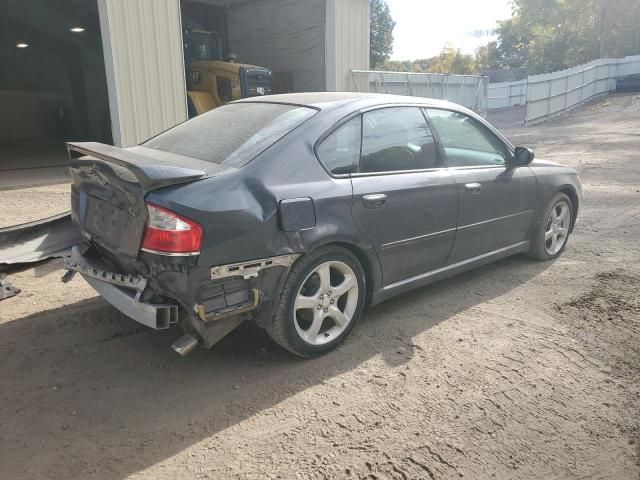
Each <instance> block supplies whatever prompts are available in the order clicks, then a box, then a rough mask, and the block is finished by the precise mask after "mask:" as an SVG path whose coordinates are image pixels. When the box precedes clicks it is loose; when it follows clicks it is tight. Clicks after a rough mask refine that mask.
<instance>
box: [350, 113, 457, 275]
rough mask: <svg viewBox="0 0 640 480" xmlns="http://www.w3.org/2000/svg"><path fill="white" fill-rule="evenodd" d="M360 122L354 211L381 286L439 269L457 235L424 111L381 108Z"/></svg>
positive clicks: (445, 176) (450, 182) (452, 202)
mask: <svg viewBox="0 0 640 480" xmlns="http://www.w3.org/2000/svg"><path fill="white" fill-rule="evenodd" d="M361 121H362V146H361V155H360V156H359V162H358V165H357V167H356V169H355V171H354V173H352V175H351V181H352V185H353V207H352V213H353V218H354V221H355V223H356V225H357V227H358V228H359V229H360V231H361V232H362V234H363V235H365V236H366V237H367V238H368V239H369V240H370V242H371V243H372V244H373V245H374V247H375V249H376V252H377V254H378V258H379V259H380V263H381V266H382V272H383V282H384V285H385V286H387V285H391V284H394V283H397V282H400V281H402V280H404V279H407V278H411V277H414V276H417V275H420V274H422V273H425V272H428V271H431V270H435V269H437V268H440V267H443V266H444V265H445V264H446V261H447V258H448V256H449V253H450V252H451V248H452V246H453V240H454V236H455V228H456V221H457V216H458V199H457V187H456V182H455V179H454V177H453V176H452V175H451V173H450V172H449V171H448V170H447V169H446V168H444V165H443V163H442V158H441V155H440V153H439V151H438V148H437V146H436V144H435V139H434V136H433V134H432V132H431V129H430V128H429V125H428V123H427V121H426V117H425V114H424V112H423V111H422V109H420V108H419V107H409V106H406V107H405V106H403V107H385V108H378V109H374V110H370V111H367V112H364V113H363V115H362V119H361Z"/></svg>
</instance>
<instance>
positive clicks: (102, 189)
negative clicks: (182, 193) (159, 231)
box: [67, 142, 226, 258]
mask: <svg viewBox="0 0 640 480" xmlns="http://www.w3.org/2000/svg"><path fill="white" fill-rule="evenodd" d="M67 148H68V151H69V164H70V172H71V177H72V180H73V184H72V187H71V216H72V218H73V220H74V221H75V222H76V223H77V224H78V226H79V227H80V231H81V233H82V235H83V237H84V239H85V240H87V241H88V243H90V244H95V245H97V246H99V247H101V248H103V249H106V250H108V251H109V252H111V253H113V254H114V255H115V256H116V257H117V256H119V255H126V256H127V257H133V258H136V257H137V256H138V253H139V251H140V243H141V241H142V237H143V234H144V229H145V224H146V221H147V208H146V205H145V201H144V199H145V195H146V194H147V193H148V192H150V191H152V190H157V189H160V188H163V187H167V186H171V185H179V184H184V183H189V182H193V181H196V180H199V179H201V178H204V177H206V176H208V175H215V174H218V173H221V172H222V171H224V170H226V168H225V167H222V166H220V165H217V164H214V163H210V162H204V161H202V160H197V159H192V158H189V157H183V156H180V155H175V154H169V153H166V152H162V151H159V150H154V149H151V148H145V147H133V148H130V149H121V148H117V147H113V146H111V145H105V144H101V143H94V142H86V143H67ZM78 154H80V155H82V156H80V157H77V155H78ZM74 157H76V158H74Z"/></svg>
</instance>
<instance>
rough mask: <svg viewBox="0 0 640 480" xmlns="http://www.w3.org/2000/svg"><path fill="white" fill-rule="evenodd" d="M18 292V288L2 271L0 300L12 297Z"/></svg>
mask: <svg viewBox="0 0 640 480" xmlns="http://www.w3.org/2000/svg"><path fill="white" fill-rule="evenodd" d="M19 293H20V289H19V288H16V287H14V286H13V285H12V284H11V282H10V281H9V278H8V277H7V276H6V275H5V274H4V273H0V300H4V299H5V298H9V297H13V296H14V295H17V294H19Z"/></svg>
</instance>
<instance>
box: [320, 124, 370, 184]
mask: <svg viewBox="0 0 640 480" xmlns="http://www.w3.org/2000/svg"><path fill="white" fill-rule="evenodd" d="M361 135H362V120H361V118H360V116H359V115H358V116H357V117H355V118H352V119H351V120H349V121H348V122H346V123H345V124H344V125H342V126H340V127H338V128H337V129H336V130H335V131H334V132H332V133H331V134H330V135H329V136H328V137H327V138H325V139H324V140H323V141H322V143H321V144H320V145H319V146H318V149H317V154H318V158H319V159H320V161H321V162H322V163H324V165H325V167H327V170H329V171H330V172H331V173H333V174H335V175H340V174H345V173H352V172H353V171H354V169H355V168H357V166H358V159H359V158H360V141H361Z"/></svg>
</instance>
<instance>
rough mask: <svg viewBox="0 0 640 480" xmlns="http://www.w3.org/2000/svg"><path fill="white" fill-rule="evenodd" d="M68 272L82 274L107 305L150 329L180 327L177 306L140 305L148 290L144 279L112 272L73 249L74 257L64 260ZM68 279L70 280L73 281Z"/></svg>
mask: <svg viewBox="0 0 640 480" xmlns="http://www.w3.org/2000/svg"><path fill="white" fill-rule="evenodd" d="M65 268H66V269H67V270H68V271H70V272H77V273H80V274H81V275H82V276H83V277H84V279H85V280H86V281H87V283H88V284H89V285H91V286H92V287H93V289H94V290H95V291H96V292H98V293H99V294H100V295H101V296H102V297H103V298H104V299H105V300H106V301H107V302H109V303H110V304H111V305H113V306H114V307H116V308H117V309H118V310H120V311H121V312H122V313H124V314H125V315H126V316H127V317H129V318H132V319H133V320H135V321H137V322H139V323H141V324H143V325H146V326H147V327H151V328H153V329H155V330H164V329H167V328H169V326H170V325H171V324H173V323H178V305H171V304H152V303H146V302H142V301H140V295H141V294H142V292H143V291H144V289H145V288H146V286H147V281H146V279H144V278H142V277H139V276H132V275H122V274H118V273H113V272H109V271H107V270H105V269H103V268H102V265H99V264H98V263H97V262H95V261H90V260H88V259H86V258H85V257H83V256H82V255H81V254H80V251H79V250H78V247H73V249H72V250H71V256H70V257H67V258H65ZM66 278H67V281H68V280H70V277H66Z"/></svg>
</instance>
